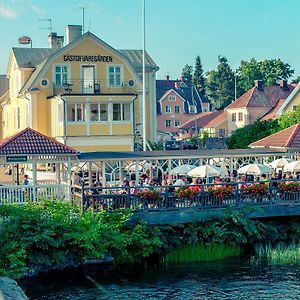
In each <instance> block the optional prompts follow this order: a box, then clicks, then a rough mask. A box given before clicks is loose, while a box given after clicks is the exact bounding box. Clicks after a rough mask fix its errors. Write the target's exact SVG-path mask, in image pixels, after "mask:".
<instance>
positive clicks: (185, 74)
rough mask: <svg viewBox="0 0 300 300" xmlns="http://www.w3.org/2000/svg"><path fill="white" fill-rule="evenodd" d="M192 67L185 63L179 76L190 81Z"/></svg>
mask: <svg viewBox="0 0 300 300" xmlns="http://www.w3.org/2000/svg"><path fill="white" fill-rule="evenodd" d="M192 73H193V67H192V66H190V65H185V66H184V67H183V69H182V72H181V76H182V77H183V79H184V80H187V81H191V80H192Z"/></svg>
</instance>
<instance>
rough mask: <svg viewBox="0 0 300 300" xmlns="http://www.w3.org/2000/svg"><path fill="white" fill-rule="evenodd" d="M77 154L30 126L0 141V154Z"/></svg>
mask: <svg viewBox="0 0 300 300" xmlns="http://www.w3.org/2000/svg"><path fill="white" fill-rule="evenodd" d="M40 154H48V155H59V154H60V155H61V154H68V155H77V154H78V152H77V151H76V150H75V149H73V148H71V147H68V146H66V145H63V144H61V143H59V142H57V141H56V140H55V139H52V138H49V137H47V136H45V135H43V134H42V133H40V132H38V131H35V130H34V129H32V128H29V127H28V128H26V129H24V130H22V131H21V132H18V133H17V134H15V135H13V136H11V137H8V138H7V139H4V140H3V141H1V143H0V155H40Z"/></svg>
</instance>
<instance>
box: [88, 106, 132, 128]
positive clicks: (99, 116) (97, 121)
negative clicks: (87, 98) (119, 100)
mask: <svg viewBox="0 0 300 300" xmlns="http://www.w3.org/2000/svg"><path fill="white" fill-rule="evenodd" d="M91 105H97V106H98V119H97V120H96V121H94V120H92V118H91V116H92V114H91ZM101 105H106V108H107V109H106V111H107V120H101V113H100V107H101ZM89 110H90V122H91V123H92V124H94V123H99V122H100V123H107V122H108V120H109V116H108V114H109V109H108V103H95V102H91V103H90V105H89ZM130 117H131V114H130Z"/></svg>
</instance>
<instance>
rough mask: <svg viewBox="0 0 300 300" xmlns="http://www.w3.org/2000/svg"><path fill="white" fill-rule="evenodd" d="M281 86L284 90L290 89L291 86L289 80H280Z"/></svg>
mask: <svg viewBox="0 0 300 300" xmlns="http://www.w3.org/2000/svg"><path fill="white" fill-rule="evenodd" d="M280 87H281V88H282V90H284V91H288V90H289V86H288V83H287V80H280Z"/></svg>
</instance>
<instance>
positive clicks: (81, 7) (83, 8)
mask: <svg viewBox="0 0 300 300" xmlns="http://www.w3.org/2000/svg"><path fill="white" fill-rule="evenodd" d="M78 8H79V9H81V10H82V34H84V10H85V7H84V6H79V7H78Z"/></svg>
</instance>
